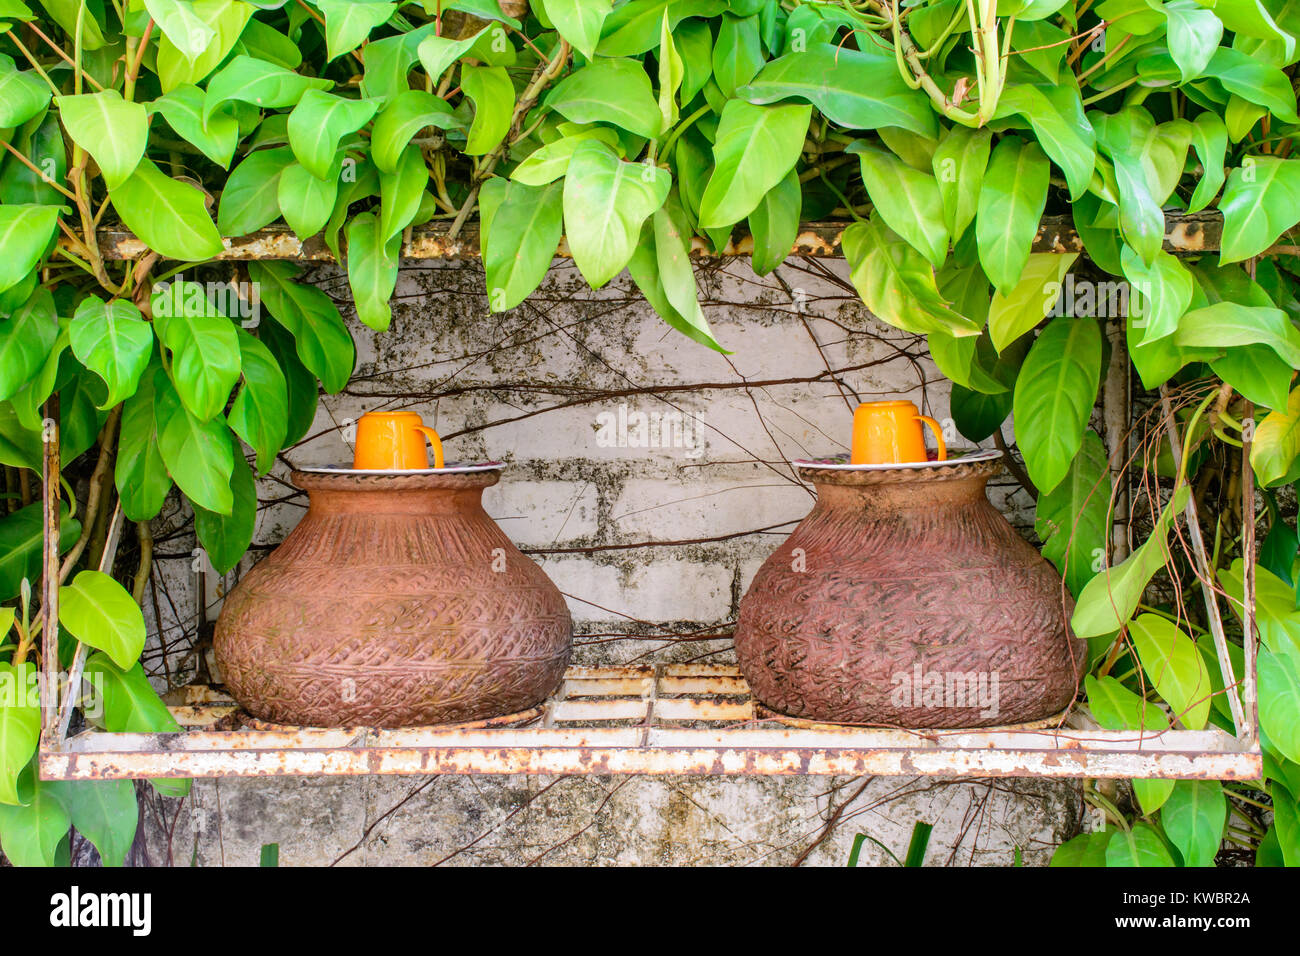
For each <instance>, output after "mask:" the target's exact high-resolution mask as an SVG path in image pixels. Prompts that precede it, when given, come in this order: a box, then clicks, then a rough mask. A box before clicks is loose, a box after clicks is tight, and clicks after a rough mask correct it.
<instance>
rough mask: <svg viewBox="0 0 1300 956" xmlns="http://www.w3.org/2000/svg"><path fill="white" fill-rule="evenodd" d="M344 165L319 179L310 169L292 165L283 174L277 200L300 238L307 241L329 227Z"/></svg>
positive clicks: (276, 194)
mask: <svg viewBox="0 0 1300 956" xmlns="http://www.w3.org/2000/svg"><path fill="white" fill-rule="evenodd" d="M341 169H342V164H341V163H338V164H336V165H335V167H334V171H333V173H332V174H328V175H326V177H325V178H324V179H317V178H316V177H315V176H314V175H313V174H312V173H311V171H310V170H308V169H307V167H305V166H303V165H301V164H299V163H291V164H290V165H288V166H286V167H285V168H284V171H283V172H282V173H280V179H279V183H278V184H277V186H276V190H275V201H276V204H277V205H278V206H279V207H280V214H281V215H283V216H284V221H285V222H287V223H288V224H289V228H290V229H292V230H293V231H294V234H295V235H296V236H297V237H298V238H299V239H307V238H309V237H310V236H314V235H316V233H318V232H320V231H321V230H322V229H324V228H325V223H327V222H329V218H330V215H331V214H332V213H333V212H334V203H335V202H336V201H337V199H338V192H339V174H340V172H341Z"/></svg>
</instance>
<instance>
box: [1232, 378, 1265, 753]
mask: <svg viewBox="0 0 1300 956" xmlns="http://www.w3.org/2000/svg"><path fill="white" fill-rule="evenodd" d="M1254 417H1255V406H1254V405H1253V404H1252V403H1251V402H1246V409H1245V412H1244V413H1243V415H1242V418H1243V419H1244V420H1245V421H1247V422H1252V421H1253V419H1254ZM1253 437H1254V426H1253V425H1247V426H1246V427H1245V428H1244V429H1243V430H1242V435H1241V526H1242V527H1241V551H1242V576H1241V580H1242V586H1241V591H1242V593H1241V597H1242V614H1241V633H1242V639H1241V643H1242V670H1243V671H1245V673H1244V674H1242V675H1241V704H1242V723H1241V724H1240V725H1239V727H1238V731H1239V733H1240V734H1241V738H1242V740H1244V741H1245V742H1246V743H1248V744H1250V745H1251V746H1255V745H1257V744H1258V743H1259V689H1258V687H1257V686H1256V682H1257V679H1256V674H1255V667H1256V663H1255V659H1256V654H1257V649H1258V646H1259V642H1258V638H1257V636H1256V634H1255V471H1254V469H1253V468H1252V467H1251V465H1250V448H1251V442H1252V438H1253ZM1232 696H1234V697H1235V696H1236V695H1232Z"/></svg>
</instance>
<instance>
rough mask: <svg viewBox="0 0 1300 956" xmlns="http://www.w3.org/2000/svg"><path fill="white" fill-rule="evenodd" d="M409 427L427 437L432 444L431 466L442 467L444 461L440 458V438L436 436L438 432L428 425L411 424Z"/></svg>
mask: <svg viewBox="0 0 1300 956" xmlns="http://www.w3.org/2000/svg"><path fill="white" fill-rule="evenodd" d="M411 427H412V428H414V429H415V430H416V431H417V432H420V433H422V434H423V435H424V437H425V438H427V439H429V444H430V445H432V446H433V467H434V468H442V467H444V465H445V464H446V462H444V461H443V458H442V439H441V438H439V437H438V433H437V432H436V431H434V430H433V429H432V428H430V427H429V426H428V425H412V426H411Z"/></svg>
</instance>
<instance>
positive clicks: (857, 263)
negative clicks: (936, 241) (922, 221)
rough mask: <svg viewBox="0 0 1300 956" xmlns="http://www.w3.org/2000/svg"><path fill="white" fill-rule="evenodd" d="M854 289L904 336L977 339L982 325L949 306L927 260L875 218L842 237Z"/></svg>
mask: <svg viewBox="0 0 1300 956" xmlns="http://www.w3.org/2000/svg"><path fill="white" fill-rule="evenodd" d="M841 243H842V245H843V248H844V257H845V258H846V259H847V260H848V263H849V268H850V270H851V271H850V273H849V277H850V279H851V280H852V281H853V287H854V288H855V289H857V290H858V295H860V296H862V301H863V302H864V303H866V306H867V308H868V309H870V310H871V312H872V313H873V314H874V315H876V316H877V317H878V318H879V319H881V320H882V321H885V322H888V323H889V324H890V325H893V326H895V327H897V328H900V329H902V330H903V331H905V332H912V333H914V334H918V335H925V334H928V333H930V332H944V333H947V334H949V335H977V334H978V333H979V330H980V326H981V325H982V324H983V323H982V321H977V320H974V319H971V318H969V317H967V316H965V315H962V314H961V313H960V312H956V311H954V310H953V309H951V308H950V307H949V303H948V302H947V300H945V299H944V297H943V296H942V295H941V294H940V292H939V287H938V285H937V283H936V281H935V277H934V271H933V269H931V267H930V264H929V263H928V262H926V260H925V257H924V256H922V255H921V253H919V252H917V251H916V250H915V249H914V248H912V246H911V245H909V244H908V243H906V242H903V241H902V240H901V239H899V238H898V237H897V236H895V235H894V233H893V232H891V231H890V230H889V228H888V227H887V226H885V224H884V223H883V222H882V221H881V220H880V219H879V218H877V217H872V219H871V220H870V222H866V223H863V222H855V223H853V225H851V226H849V227H848V228H847V229H845V230H844V235H843V237H842V238H841Z"/></svg>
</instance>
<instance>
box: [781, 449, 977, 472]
mask: <svg viewBox="0 0 1300 956" xmlns="http://www.w3.org/2000/svg"><path fill="white" fill-rule="evenodd" d="M841 457H847V456H841ZM1001 457H1002V452H1000V451H998V450H997V449H996V448H992V449H989V450H988V451H976V452H971V453H970V454H968V455H960V456H958V457H956V458H949V459H947V460H945V461H905V462H901V463H899V464H896V465H894V464H885V465H850V464H849V463H848V462H838V463H837V462H821V461H810V460H808V459H807V458H796V459H795V460H794V462H793V464H794V466H795V467H796V468H821V469H825V470H826V471H890V470H891V469H895V470H896V469H914V468H943V467H946V466H947V465H967V464H971V463H972V462H977V461H994V460H996V459H998V458H1001Z"/></svg>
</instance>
